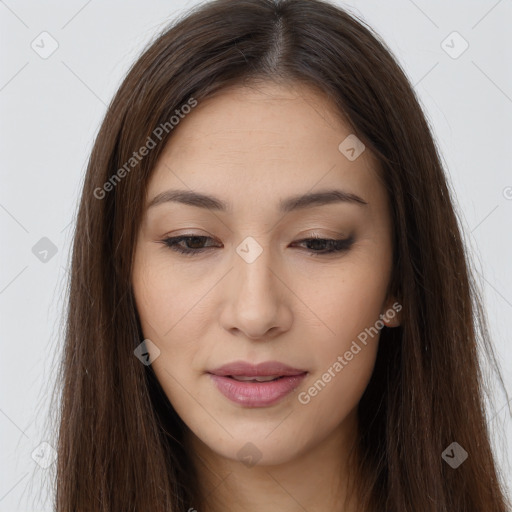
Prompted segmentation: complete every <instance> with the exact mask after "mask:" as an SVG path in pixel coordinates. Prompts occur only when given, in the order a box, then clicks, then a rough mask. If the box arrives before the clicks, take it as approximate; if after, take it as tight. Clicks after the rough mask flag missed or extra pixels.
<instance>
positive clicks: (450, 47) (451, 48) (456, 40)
mask: <svg viewBox="0 0 512 512" xmlns="http://www.w3.org/2000/svg"><path fill="white" fill-rule="evenodd" d="M441 48H442V49H443V50H444V51H445V52H446V54H448V55H449V56H450V57H451V58H452V59H458V58H459V57H460V56H461V55H462V54H463V53H464V52H465V51H466V50H467V49H468V48H469V43H468V42H467V41H466V40H465V39H464V38H463V37H462V36H461V35H460V34H459V33H458V32H457V31H453V32H452V33H451V34H449V35H448V36H447V37H446V38H445V39H443V41H442V42H441Z"/></svg>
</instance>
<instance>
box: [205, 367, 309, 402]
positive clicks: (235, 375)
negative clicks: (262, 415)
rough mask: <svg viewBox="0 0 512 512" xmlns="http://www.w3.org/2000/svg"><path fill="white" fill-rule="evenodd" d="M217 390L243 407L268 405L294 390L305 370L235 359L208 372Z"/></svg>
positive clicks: (304, 374) (305, 373) (304, 375)
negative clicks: (235, 360)
mask: <svg viewBox="0 0 512 512" xmlns="http://www.w3.org/2000/svg"><path fill="white" fill-rule="evenodd" d="M208 374H209V375H210V378H211V379H212V380H213V382H214V383H215V385H216V387H217V389H218V391H220V392H221V393H222V394H223V395H224V396H225V397H226V398H228V399H229V400H231V401H232V402H234V403H236V404H239V405H242V406H244V407H268V406H271V405H274V404H276V403H277V402H280V401H281V400H282V399H284V397H285V396H287V395H288V394H290V393H291V392H292V391H293V390H295V389H296V388H297V387H298V386H299V385H300V383H301V382H302V381H303V379H304V378H305V377H306V375H307V374H308V372H307V371H306V370H300V369H297V368H292V367H290V366H288V365H285V364H282V363H279V362H276V361H271V362H266V363H260V364H259V365H252V364H250V363H246V362H244V361H237V362H235V363H230V364H228V365H224V366H222V367H220V368H217V369H216V370H212V371H210V372H208Z"/></svg>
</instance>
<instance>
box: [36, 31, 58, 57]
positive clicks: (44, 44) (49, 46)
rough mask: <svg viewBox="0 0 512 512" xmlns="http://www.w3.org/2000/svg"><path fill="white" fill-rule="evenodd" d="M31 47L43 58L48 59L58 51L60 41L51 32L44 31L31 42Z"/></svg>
mask: <svg viewBox="0 0 512 512" xmlns="http://www.w3.org/2000/svg"><path fill="white" fill-rule="evenodd" d="M30 47H31V48H32V50H34V51H35V52H36V53H37V55H39V57H41V59H47V58H48V57H51V56H52V55H53V54H54V53H55V52H56V51H57V48H58V47H59V43H58V42H57V40H56V39H55V38H54V37H53V36H52V35H51V34H49V33H48V32H46V31H44V32H41V33H40V34H39V35H38V36H37V37H36V38H35V39H34V40H33V41H32V42H31V43H30Z"/></svg>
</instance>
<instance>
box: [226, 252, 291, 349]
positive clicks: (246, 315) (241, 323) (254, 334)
mask: <svg viewBox="0 0 512 512" xmlns="http://www.w3.org/2000/svg"><path fill="white" fill-rule="evenodd" d="M274 263H275V262H274ZM233 264H234V268H233V270H232V271H231V272H230V273H229V275H228V276H227V278H228V279H229V281H228V284H227V285H226V287H225V288H224V290H225V297H224V302H223V304H224V307H223V309H222V312H221V315H220V322H221V325H222V327H223V328H224V329H226V330H228V331H230V332H231V333H232V334H237V335H239V336H245V337H246V338H248V339H251V340H264V339H269V338H275V337H276V336H278V335H279V334H282V333H283V332H286V331H287V330H288V329H290V326H291V324H292V319H293V317H292V311H291V304H290V300H291V298H292V296H293V293H292V292H291V291H290V288H288V287H287V283H286V282H285V281H286V280H285V279H283V277H282V276H280V275H279V274H280V272H279V270H278V269H277V266H276V265H275V264H274V265H273V266H274V267H275V268H274V269H273V268H272V261H271V254H270V251H269V250H268V248H265V249H264V250H263V251H262V253H261V254H260V255H259V256H258V257H257V258H256V260H255V261H252V262H250V263H249V262H247V261H246V260H244V259H243V258H242V257H240V256H239V255H238V254H235V255H234V258H233Z"/></svg>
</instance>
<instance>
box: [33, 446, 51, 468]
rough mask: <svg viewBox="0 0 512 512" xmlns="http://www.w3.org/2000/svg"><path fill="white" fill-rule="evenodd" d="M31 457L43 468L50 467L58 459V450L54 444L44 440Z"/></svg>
mask: <svg viewBox="0 0 512 512" xmlns="http://www.w3.org/2000/svg"><path fill="white" fill-rule="evenodd" d="M31 457H32V458H33V459H34V460H35V461H36V462H37V464H39V466H41V467H42V468H43V469H48V468H49V467H50V466H51V465H52V464H53V463H54V462H55V460H56V459H57V451H56V450H55V448H53V446H52V445H50V444H48V443H47V442H46V441H43V442H42V443H41V444H40V445H39V446H38V447H37V448H36V449H35V450H34V451H33V452H32V455H31Z"/></svg>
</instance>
